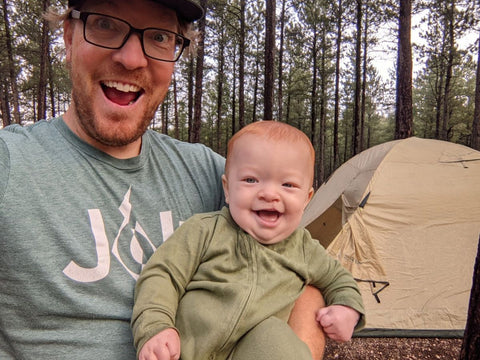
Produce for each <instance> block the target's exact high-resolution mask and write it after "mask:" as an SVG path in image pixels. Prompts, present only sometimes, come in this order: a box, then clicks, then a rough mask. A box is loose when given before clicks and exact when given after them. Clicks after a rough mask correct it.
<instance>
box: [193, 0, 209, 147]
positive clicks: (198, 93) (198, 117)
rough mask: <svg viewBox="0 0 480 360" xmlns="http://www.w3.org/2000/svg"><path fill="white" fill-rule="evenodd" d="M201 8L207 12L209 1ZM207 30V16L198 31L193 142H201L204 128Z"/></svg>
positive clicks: (202, 4) (199, 24)
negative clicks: (204, 68)
mask: <svg viewBox="0 0 480 360" xmlns="http://www.w3.org/2000/svg"><path fill="white" fill-rule="evenodd" d="M200 6H201V7H202V8H203V9H205V12H206V11H207V0H201V1H200ZM205 28H206V16H203V17H202V18H201V19H200V20H199V21H198V30H199V32H200V34H202V36H201V38H200V41H199V44H198V53H197V66H196V71H195V101H194V104H195V108H194V112H193V131H192V142H193V143H198V142H200V131H201V127H202V96H203V91H202V87H203V64H204V60H205V39H204V38H205Z"/></svg>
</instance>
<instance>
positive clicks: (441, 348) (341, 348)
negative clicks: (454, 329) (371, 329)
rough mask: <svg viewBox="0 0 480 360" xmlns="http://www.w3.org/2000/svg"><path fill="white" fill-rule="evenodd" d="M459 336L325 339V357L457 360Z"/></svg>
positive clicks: (360, 359)
mask: <svg viewBox="0 0 480 360" xmlns="http://www.w3.org/2000/svg"><path fill="white" fill-rule="evenodd" d="M462 342H463V339H439V338H364V337H361V338H360V337H359V338H353V339H352V340H351V341H349V342H347V343H342V344H340V343H336V342H334V341H331V340H328V341H327V346H326V349H325V355H324V359H325V360H332V359H339V360H458V359H459V356H460V349H461V347H462Z"/></svg>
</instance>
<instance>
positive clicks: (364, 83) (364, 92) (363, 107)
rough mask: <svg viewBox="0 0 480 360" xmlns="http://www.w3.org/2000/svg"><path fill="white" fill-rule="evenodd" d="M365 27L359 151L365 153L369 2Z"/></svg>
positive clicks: (366, 8)
mask: <svg viewBox="0 0 480 360" xmlns="http://www.w3.org/2000/svg"><path fill="white" fill-rule="evenodd" d="M364 23H365V27H364V30H363V34H364V35H363V66H362V73H363V74H362V101H361V104H362V105H361V108H360V139H359V144H358V147H359V151H363V150H364V148H365V146H364V138H365V136H364V131H365V113H366V111H367V110H366V106H367V66H368V55H367V48H368V2H366V3H365V21H364Z"/></svg>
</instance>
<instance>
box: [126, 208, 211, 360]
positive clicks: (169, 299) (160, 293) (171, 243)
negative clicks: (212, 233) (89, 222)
mask: <svg viewBox="0 0 480 360" xmlns="http://www.w3.org/2000/svg"><path fill="white" fill-rule="evenodd" d="M199 219H200V218H199V216H193V217H191V218H190V219H189V220H187V221H186V222H185V223H184V224H183V225H181V226H180V227H179V228H178V229H177V230H176V231H175V232H174V233H173V234H172V235H171V236H170V237H169V238H168V240H167V241H165V242H164V243H163V244H162V245H161V246H160V247H159V248H158V249H157V250H156V251H155V253H154V254H153V255H152V256H151V258H150V259H149V261H148V262H147V264H146V265H145V268H144V269H143V270H142V273H141V274H140V277H139V279H138V281H137V284H136V287H135V297H134V300H135V304H134V307H133V314H132V319H131V326H132V331H133V337H134V345H135V347H136V348H137V353H138V351H140V349H141V348H142V346H143V345H144V344H145V342H147V341H148V340H149V339H150V338H151V337H153V336H154V335H156V334H158V333H159V332H160V331H162V330H165V329H167V328H175V316H176V311H177V308H178V303H179V301H180V299H181V297H182V296H183V294H184V293H185V289H186V287H187V285H188V283H189V282H190V280H191V278H192V277H193V275H194V273H195V270H196V269H197V267H198V265H199V263H200V260H201V257H202V254H203V252H204V247H205V246H206V241H207V239H208V238H209V231H208V230H206V228H205V227H203V226H202V225H201V221H199Z"/></svg>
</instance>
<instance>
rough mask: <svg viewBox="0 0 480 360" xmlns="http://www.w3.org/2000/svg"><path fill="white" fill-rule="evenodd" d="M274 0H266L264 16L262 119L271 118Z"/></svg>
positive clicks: (273, 65)
mask: <svg viewBox="0 0 480 360" xmlns="http://www.w3.org/2000/svg"><path fill="white" fill-rule="evenodd" d="M275 4H276V2H275V0H266V16H265V89H264V99H263V101H264V109H263V111H264V113H263V119H264V120H273V88H274V71H275V62H274V58H275V7H276V6H275Z"/></svg>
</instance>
